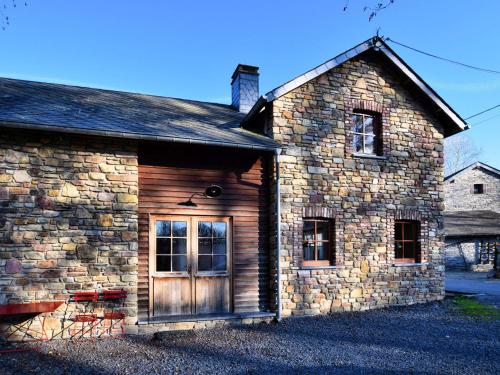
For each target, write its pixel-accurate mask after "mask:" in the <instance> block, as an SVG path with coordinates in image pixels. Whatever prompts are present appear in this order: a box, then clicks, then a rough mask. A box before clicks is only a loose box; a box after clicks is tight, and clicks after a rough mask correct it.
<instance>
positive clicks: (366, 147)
mask: <svg viewBox="0 0 500 375" xmlns="http://www.w3.org/2000/svg"><path fill="white" fill-rule="evenodd" d="M352 133H353V138H352V142H353V149H354V152H356V153H360V154H368V155H381V154H382V150H381V148H382V147H381V139H380V138H381V137H380V133H381V131H380V118H379V117H378V116H376V115H374V114H367V113H354V115H353V116H352Z"/></svg>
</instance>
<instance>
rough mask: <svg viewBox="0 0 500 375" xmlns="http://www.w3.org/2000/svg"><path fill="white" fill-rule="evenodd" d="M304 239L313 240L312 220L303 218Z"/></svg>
mask: <svg viewBox="0 0 500 375" xmlns="http://www.w3.org/2000/svg"><path fill="white" fill-rule="evenodd" d="M304 241H314V221H309V220H304Z"/></svg>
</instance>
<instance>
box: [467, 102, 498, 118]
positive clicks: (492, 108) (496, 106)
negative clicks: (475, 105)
mask: <svg viewBox="0 0 500 375" xmlns="http://www.w3.org/2000/svg"><path fill="white" fill-rule="evenodd" d="M498 107H500V104H497V105H495V106H493V107H491V108H488V109H485V110H484V111H481V112H478V113H476V114H474V115H472V116H469V117H466V118H465V120H469V119H471V118H473V117H477V116H479V115H482V114H483V113H486V112H489V111H492V110H494V109H495V108H498Z"/></svg>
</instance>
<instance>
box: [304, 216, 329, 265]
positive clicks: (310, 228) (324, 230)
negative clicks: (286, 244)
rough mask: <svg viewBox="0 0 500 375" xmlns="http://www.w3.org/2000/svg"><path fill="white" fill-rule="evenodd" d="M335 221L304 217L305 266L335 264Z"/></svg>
mask: <svg viewBox="0 0 500 375" xmlns="http://www.w3.org/2000/svg"><path fill="white" fill-rule="evenodd" d="M333 242H334V240H333V221H332V220H328V219H304V242H303V249H304V261H303V265H304V266H330V265H333V264H334V262H335V260H334V249H333Z"/></svg>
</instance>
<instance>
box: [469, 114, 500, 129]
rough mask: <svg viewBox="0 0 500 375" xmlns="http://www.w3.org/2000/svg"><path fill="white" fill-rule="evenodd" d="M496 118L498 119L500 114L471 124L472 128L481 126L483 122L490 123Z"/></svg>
mask: <svg viewBox="0 0 500 375" xmlns="http://www.w3.org/2000/svg"><path fill="white" fill-rule="evenodd" d="M497 117H500V113H499V114H497V115H495V116H491V117H488V118H486V119H484V120H481V121H478V122H476V123H475V124H472V126H473V127H476V126H478V125H480V124H482V123H483V122H487V121H490V120H493V119H496V118H497Z"/></svg>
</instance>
